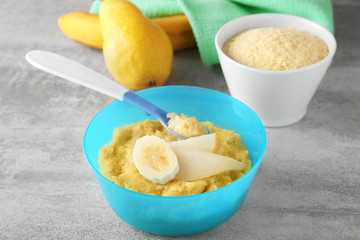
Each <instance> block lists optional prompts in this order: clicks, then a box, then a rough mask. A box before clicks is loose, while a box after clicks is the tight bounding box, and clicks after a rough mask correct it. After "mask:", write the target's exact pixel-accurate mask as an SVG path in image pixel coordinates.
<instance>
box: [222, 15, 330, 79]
mask: <svg viewBox="0 0 360 240" xmlns="http://www.w3.org/2000/svg"><path fill="white" fill-rule="evenodd" d="M259 17H281V18H292V19H295V20H298V21H300V20H301V21H305V22H307V23H309V24H312V25H315V26H316V27H318V28H320V29H322V30H323V31H324V32H326V34H327V35H328V37H329V40H330V41H331V42H333V44H334V48H333V49H329V54H328V55H327V56H326V57H325V58H324V59H322V60H320V61H318V62H316V63H314V64H311V65H308V66H305V67H302V68H297V69H291V70H281V71H275V70H266V69H259V68H254V67H250V66H247V65H244V64H241V63H239V62H237V61H235V60H233V59H232V58H230V57H229V56H228V55H226V54H225V53H224V52H223V50H222V46H221V47H220V46H219V37H220V36H221V34H222V32H223V31H224V29H226V28H227V27H229V26H230V25H232V24H233V23H234V22H237V21H240V20H239V19H245V20H246V19H251V18H254V19H257V18H259ZM294 28H296V27H294ZM235 34H236V33H234V35H235ZM234 35H233V36H234ZM314 35H315V36H317V35H316V34H314ZM317 37H318V36H317ZM228 40H229V39H228ZM215 47H216V49H217V52H218V54H221V55H222V56H224V57H225V58H226V59H228V60H229V61H230V62H231V63H232V64H235V65H237V66H238V67H240V68H243V69H245V70H249V71H253V72H258V73H266V74H293V73H298V72H305V71H309V70H311V69H313V68H317V67H318V66H320V65H323V64H325V63H326V62H328V61H331V59H332V58H333V57H334V55H335V52H336V48H337V43H336V39H335V37H334V35H333V34H332V33H331V32H330V31H329V30H328V29H326V28H325V27H323V26H322V25H320V24H318V23H316V22H314V21H312V20H310V19H307V18H303V17H299V16H295V15H290V14H283V13H257V14H251V15H247V16H242V17H239V18H235V19H233V20H231V21H229V22H227V23H225V24H224V25H223V26H222V27H221V28H220V29H219V30H218V31H217V33H216V35H215ZM327 47H328V48H329V46H328V45H327Z"/></svg>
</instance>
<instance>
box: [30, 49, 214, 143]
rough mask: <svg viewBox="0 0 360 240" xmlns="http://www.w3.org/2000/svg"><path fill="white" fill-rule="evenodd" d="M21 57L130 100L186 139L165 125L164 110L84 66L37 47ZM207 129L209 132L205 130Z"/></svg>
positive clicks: (65, 76) (49, 71)
mask: <svg viewBox="0 0 360 240" xmlns="http://www.w3.org/2000/svg"><path fill="white" fill-rule="evenodd" d="M25 59H26V61H27V62H28V63H30V64H31V65H33V66H34V67H36V68H38V69H40V70H43V71H45V72H48V73H51V74H53V75H55V76H58V77H61V78H63V79H66V80H69V81H71V82H74V83H77V84H80V85H82V86H84V87H87V88H90V89H93V90H95V91H98V92H101V93H103V94H105V95H108V96H110V97H113V98H116V99H119V100H121V101H124V102H127V103H130V104H132V105H134V106H135V107H138V108H140V109H141V110H143V111H144V112H146V113H147V114H149V115H151V116H153V117H155V118H156V119H157V120H159V122H160V123H161V124H162V125H163V126H164V127H165V129H166V130H167V131H169V132H170V133H171V134H173V135H174V136H176V137H178V138H181V139H186V138H185V137H183V136H181V135H179V134H177V133H176V132H174V131H172V130H171V129H170V128H169V127H168V125H167V123H168V121H169V118H168V117H167V114H168V113H167V112H166V111H164V110H162V109H160V108H158V107H156V106H155V105H153V104H152V103H150V102H148V101H147V100H145V99H144V98H142V97H140V96H138V95H137V94H135V93H133V92H132V91H130V90H129V89H127V88H125V87H123V86H122V85H120V84H118V83H116V82H115V81H113V80H110V79H109V78H107V77H105V76H103V75H101V74H100V73H98V72H95V71H94V70H92V69H90V68H88V67H85V66H83V65H81V64H79V63H77V62H75V61H73V60H70V59H68V58H66V57H63V56H60V55H58V54H55V53H52V52H47V51H40V50H33V51H30V52H28V53H27V54H26V56H25ZM207 131H208V133H209V130H208V129H207Z"/></svg>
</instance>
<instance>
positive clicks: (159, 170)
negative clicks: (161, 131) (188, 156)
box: [132, 136, 179, 184]
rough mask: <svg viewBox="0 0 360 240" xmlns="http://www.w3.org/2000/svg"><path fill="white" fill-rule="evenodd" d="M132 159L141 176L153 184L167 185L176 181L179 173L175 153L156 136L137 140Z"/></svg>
mask: <svg viewBox="0 0 360 240" xmlns="http://www.w3.org/2000/svg"><path fill="white" fill-rule="evenodd" d="M132 159H133V162H134V164H135V166H136V168H137V169H138V171H139V172H140V174H141V175H142V176H143V177H145V178H146V179H148V180H149V181H151V182H153V183H160V184H165V183H167V182H169V181H170V180H172V179H174V178H175V176H176V174H177V173H178V171H179V163H178V160H177V157H176V155H175V153H174V151H173V150H172V149H171V148H170V146H169V145H168V144H167V143H166V142H165V141H164V140H163V139H161V138H159V137H156V136H144V137H141V138H139V139H137V140H136V142H135V145H134V148H133V153H132Z"/></svg>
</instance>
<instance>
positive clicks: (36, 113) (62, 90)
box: [0, 0, 360, 239]
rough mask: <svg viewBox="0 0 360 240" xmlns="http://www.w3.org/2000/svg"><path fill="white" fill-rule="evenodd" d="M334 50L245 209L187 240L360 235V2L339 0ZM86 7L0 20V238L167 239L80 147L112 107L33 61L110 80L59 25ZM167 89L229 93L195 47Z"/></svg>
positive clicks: (77, 4)
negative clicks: (133, 210)
mask: <svg viewBox="0 0 360 240" xmlns="http://www.w3.org/2000/svg"><path fill="white" fill-rule="evenodd" d="M333 4H334V18H335V29H336V31H335V37H336V39H337V42H338V50H337V53H336V55H335V58H334V60H333V63H332V65H331V67H330V69H329V70H328V72H327V74H326V76H325V78H324V80H323V81H322V83H321V85H320V87H319V89H318V91H317V92H316V94H315V96H314V98H313V100H312V101H311V103H310V106H309V109H308V112H307V114H306V116H305V117H304V118H303V119H302V120H301V121H300V122H298V123H297V124H295V125H292V126H289V127H285V128H268V129H266V133H267V136H268V146H267V151H266V154H265V157H264V159H263V162H262V163H261V166H260V168H259V171H258V173H257V175H256V177H255V180H254V182H253V185H252V187H251V189H250V191H249V194H248V196H247V198H246V200H245V202H244V204H243V206H242V207H241V209H240V210H239V211H238V212H237V213H236V214H235V215H234V216H233V217H231V218H230V219H229V220H227V221H226V222H225V223H223V224H221V225H219V226H217V227H215V228H213V229H211V230H209V231H206V232H204V233H200V234H196V235H193V236H190V237H188V238H192V239H240V238H241V239H360V155H359V152H360V44H359V39H360V27H359V22H360V21H359V20H360V18H359V12H360V1H340V0H338V1H334V2H333ZM89 5H90V1H85V0H81V1H80V0H79V1H71V0H66V1H65V0H63V1H55V0H52V1H50V0H49V1H39V0H37V1H36V0H32V1H25V0H20V1H13V0H5V1H2V3H1V14H0V29H1V34H0V52H1V55H2V56H1V58H0V239H115V238H117V239H163V238H167V237H163V236H157V235H153V234H150V233H146V232H143V231H141V230H138V229H135V228H133V227H131V226H130V225H128V224H127V223H126V222H124V221H123V220H121V219H120V218H119V217H117V216H116V215H115V213H114V212H113V211H112V210H111V209H110V207H109V206H108V204H107V202H106V200H105V198H104V197H103V195H102V193H101V190H100V187H99V186H98V184H97V182H96V180H95V177H94V176H93V174H92V172H91V169H90V167H89V166H88V164H87V162H86V159H85V158H84V155H83V151H82V138H83V135H84V132H85V129H86V126H87V124H88V123H89V122H90V120H91V119H92V117H93V116H94V115H95V114H96V113H97V112H98V111H99V110H100V109H101V108H103V107H104V106H105V105H107V104H108V103H110V102H111V101H113V99H111V98H109V97H106V96H104V95H101V94H99V93H97V92H94V91H91V90H88V89H85V88H83V87H81V86H77V85H75V84H72V83H69V82H66V81H63V80H60V79H58V78H56V77H54V76H50V75H48V74H46V73H43V72H41V71H38V70H36V69H34V68H33V67H31V66H30V65H29V64H27V63H26V62H25V60H24V55H25V53H26V52H27V51H29V50H32V49H44V50H50V51H54V52H58V53H61V54H63V55H66V56H68V57H69V58H72V59H74V60H76V61H79V62H81V63H83V64H85V65H87V66H89V67H91V68H93V69H95V70H97V71H99V72H101V73H103V74H105V75H107V76H109V77H110V75H109V73H108V71H107V69H106V67H105V65H104V61H103V57H102V53H101V51H98V50H94V49H91V48H88V47H86V46H82V45H80V44H78V43H76V42H73V41H71V40H69V39H67V38H66V37H65V36H64V35H63V34H62V33H61V31H60V30H59V28H58V27H57V17H58V16H60V15H61V14H64V13H68V12H73V11H86V10H87V9H88V8H89ZM167 85H194V86H200V87H207V88H211V89H215V90H218V91H221V92H224V93H228V89H227V86H226V83H225V80H224V77H223V75H222V72H221V69H220V67H219V66H215V67H205V66H204V65H203V64H202V63H201V60H200V57H199V54H198V51H197V49H196V48H193V49H189V50H184V51H178V52H176V53H175V59H174V64H173V70H172V74H171V76H170V78H169V80H168V82H167Z"/></svg>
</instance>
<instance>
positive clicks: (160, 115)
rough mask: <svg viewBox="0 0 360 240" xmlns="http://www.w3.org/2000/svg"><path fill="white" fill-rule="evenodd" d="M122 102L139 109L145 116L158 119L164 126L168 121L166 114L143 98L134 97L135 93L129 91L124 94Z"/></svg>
mask: <svg viewBox="0 0 360 240" xmlns="http://www.w3.org/2000/svg"><path fill="white" fill-rule="evenodd" d="M124 102H127V103H130V104H132V105H134V106H135V107H138V108H140V109H141V110H143V111H144V112H146V113H147V114H149V115H151V116H153V117H155V118H156V119H158V120H159V121H160V122H161V121H162V123H164V124H166V123H167V121H168V118H167V116H166V115H167V112H165V111H164V110H162V109H160V108H158V107H157V106H155V105H154V104H152V103H150V102H148V101H147V100H145V99H144V98H142V97H140V96H138V95H136V94H135V93H133V92H131V91H128V92H126V93H125V94H124Z"/></svg>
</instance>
